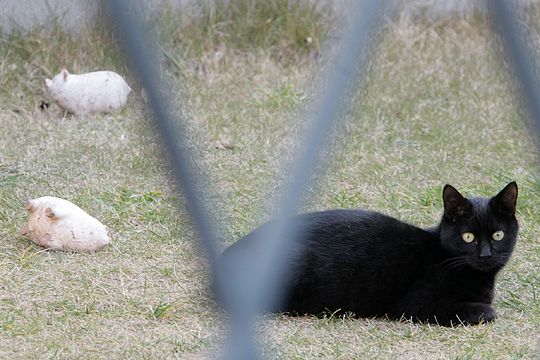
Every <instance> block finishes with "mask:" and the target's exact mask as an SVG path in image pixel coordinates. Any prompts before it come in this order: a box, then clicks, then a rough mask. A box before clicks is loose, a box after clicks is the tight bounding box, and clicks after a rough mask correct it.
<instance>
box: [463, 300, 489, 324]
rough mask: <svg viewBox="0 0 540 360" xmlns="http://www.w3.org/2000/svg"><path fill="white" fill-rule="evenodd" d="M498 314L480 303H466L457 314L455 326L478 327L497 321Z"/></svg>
mask: <svg viewBox="0 0 540 360" xmlns="http://www.w3.org/2000/svg"><path fill="white" fill-rule="evenodd" d="M496 317H497V314H496V313H495V310H493V309H492V308H491V306H489V305H486V304H480V303H466V304H464V305H463V306H462V307H460V308H459V309H458V311H457V312H456V318H455V321H453V324H454V325H460V324H463V325H477V324H480V323H488V322H490V321H493V320H495V318H496Z"/></svg>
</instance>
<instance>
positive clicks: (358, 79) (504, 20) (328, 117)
mask: <svg viewBox="0 0 540 360" xmlns="http://www.w3.org/2000/svg"><path fill="white" fill-rule="evenodd" d="M104 6H106V7H107V9H106V13H108V14H109V17H110V20H111V25H112V26H111V27H112V29H113V30H114V32H115V35H116V36H117V39H118V43H119V44H120V45H121V47H122V48H123V50H124V52H125V55H126V58H127V59H129V62H130V66H131V70H132V72H133V74H134V76H135V77H136V78H137V79H138V81H139V83H140V85H141V86H142V87H143V88H144V89H145V92H146V94H147V97H148V100H149V107H150V110H151V114H152V117H153V121H154V123H155V125H156V126H155V128H156V129H157V131H158V133H159V136H160V137H161V139H162V143H163V147H164V150H165V153H166V154H167V156H168V160H169V163H170V166H171V167H172V169H173V173H174V180H175V182H176V184H177V186H178V188H179V189H181V192H182V195H183V196H184V201H185V206H186V208H187V209H188V211H189V213H190V214H191V218H192V221H193V224H194V225H195V228H196V230H197V232H198V236H199V239H200V242H201V244H202V245H203V248H204V250H205V252H206V255H207V258H208V260H209V264H210V273H211V274H210V277H211V278H212V279H213V281H214V282H215V286H216V287H217V288H218V291H219V292H220V293H221V294H223V296H224V299H225V301H226V303H227V304H228V305H229V308H230V310H231V313H230V317H229V318H230V320H229V328H230V331H229V335H228V336H229V337H228V339H227V341H226V346H225V349H224V352H223V353H222V355H223V357H224V358H225V359H231V360H232V359H254V358H258V357H260V352H259V350H258V349H257V346H256V345H255V344H256V341H255V339H254V335H253V333H254V331H253V328H254V316H255V313H256V309H257V308H260V307H261V306H264V305H267V304H268V302H274V301H278V300H279V294H280V288H281V287H280V285H281V284H282V283H283V278H284V277H286V276H287V269H286V267H285V264H283V263H280V261H279V259H282V258H283V256H282V255H283V254H285V253H287V251H288V250H289V249H290V246H291V243H292V241H293V239H294V237H295V236H296V235H297V234H296V233H295V229H296V228H297V226H296V224H295V223H294V220H291V218H292V217H291V216H292V215H294V214H295V213H296V211H297V209H298V206H299V203H300V201H301V199H302V196H303V194H304V191H305V189H306V188H307V187H308V186H309V184H310V179H311V178H312V177H313V176H312V175H313V171H314V168H315V166H316V165H317V166H319V165H320V164H319V163H318V161H319V155H320V153H321V151H322V149H323V148H324V146H325V143H326V139H327V138H328V134H329V132H330V130H331V128H335V127H339V125H340V120H341V118H342V116H340V114H341V112H342V111H343V109H344V108H345V107H346V99H347V97H348V95H349V94H350V93H352V92H353V91H356V89H357V88H358V87H361V86H362V85H363V83H364V79H365V77H366V74H365V73H366V71H367V63H368V60H369V56H370V54H371V50H372V49H374V48H375V47H376V43H377V36H378V34H379V33H380V31H381V22H382V19H383V14H384V11H383V10H384V7H385V2H384V1H375V0H374V1H353V2H351V5H350V10H349V11H348V12H347V14H348V21H347V24H348V28H347V30H346V31H344V32H343V34H344V36H343V37H342V39H341V44H340V46H339V48H338V50H339V51H336V52H335V58H334V59H333V60H332V61H330V62H329V64H328V66H327V67H326V68H325V70H324V71H325V73H324V75H323V77H322V79H323V84H324V85H325V87H324V90H323V91H321V92H320V93H319V95H318V98H317V99H315V100H314V101H313V103H312V104H313V105H312V108H311V109H310V111H308V112H307V114H308V115H307V116H309V117H310V124H311V127H310V128H309V129H308V131H307V133H306V134H305V137H304V139H303V146H302V147H301V150H300V152H299V153H298V154H297V157H296V161H295V166H294V167H293V169H294V170H293V174H292V175H291V177H290V179H289V182H288V187H287V188H286V190H285V191H284V193H283V196H282V197H281V198H280V201H279V203H278V207H277V208H278V211H279V213H278V216H277V221H276V223H275V226H274V227H272V229H270V231H267V232H265V233H262V235H261V237H262V238H261V239H260V240H261V242H262V243H263V244H264V246H265V248H264V251H263V252H264V254H266V255H265V256H264V258H262V259H261V258H257V263H256V264H250V268H251V269H254V271H251V272H242V271H225V270H224V269H222V268H221V267H220V265H219V261H218V259H219V255H218V250H217V237H216V233H215V230H214V224H215V223H216V219H213V218H211V216H210V215H209V212H208V210H207V209H206V207H205V204H204V203H203V201H202V200H201V199H203V198H204V196H203V192H204V190H202V187H201V185H200V181H199V180H200V179H198V178H197V176H196V175H195V174H196V171H195V165H194V164H193V162H192V159H193V156H192V154H191V152H190V149H189V147H188V146H187V142H186V139H185V137H184V136H183V134H185V132H184V129H183V127H184V126H183V124H184V121H185V119H182V118H180V119H178V118H177V117H178V116H179V115H178V114H179V113H181V112H178V111H173V107H172V103H171V100H170V99H169V98H168V96H167V94H170V91H167V89H168V88H167V87H166V85H165V86H164V84H163V83H162V82H161V81H160V75H159V71H158V69H157V67H156V64H158V63H159V55H158V54H159V51H158V49H159V47H158V46H157V44H156V42H155V39H154V38H153V37H152V36H151V32H150V31H146V30H145V26H144V24H143V22H142V20H141V19H140V18H139V17H138V14H137V13H136V12H134V11H131V10H132V9H131V8H130V4H129V2H128V1H125V0H110V1H106V2H104ZM490 11H491V12H492V17H493V23H492V24H493V29H494V31H495V32H497V33H499V34H500V35H501V39H502V43H503V45H504V46H503V47H504V50H505V52H506V55H507V57H508V59H509V60H510V63H511V65H512V69H513V71H514V73H515V78H516V80H517V84H518V88H519V90H520V95H521V99H522V100H523V102H524V104H525V105H526V107H527V109H528V114H529V116H530V118H531V121H532V123H533V124H534V128H535V131H536V135H537V137H538V135H539V134H540V89H539V87H538V82H537V78H536V72H535V68H534V61H533V60H532V58H531V54H530V49H528V47H527V44H526V42H525V41H524V40H523V39H524V38H523V33H522V31H521V28H520V25H519V21H518V18H517V13H516V11H515V8H513V7H512V6H511V4H509V3H508V2H507V1H505V0H493V1H492V2H490ZM238 260H239V261H240V262H245V263H248V262H249V261H253V259H249V258H246V259H238ZM242 267H243V266H242V265H239V266H238V268H239V269H241V268H242Z"/></svg>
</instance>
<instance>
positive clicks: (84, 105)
mask: <svg viewBox="0 0 540 360" xmlns="http://www.w3.org/2000/svg"><path fill="white" fill-rule="evenodd" d="M45 87H46V88H47V92H48V93H49V95H50V96H51V98H52V99H53V100H54V101H56V102H57V103H58V105H59V106H60V107H62V108H63V109H64V110H66V111H68V112H70V113H72V114H75V115H86V114H95V113H100V112H114V111H117V110H120V109H121V108H122V107H123V106H124V105H125V104H126V102H127V97H128V94H129V93H130V91H131V88H130V87H129V86H128V84H127V83H126V81H125V80H124V78H123V77H122V76H120V75H118V74H117V73H115V72H112V71H95V72H90V73H86V74H70V73H69V72H68V71H67V70H66V69H62V71H60V74H58V75H56V76H55V77H53V78H52V80H51V79H45Z"/></svg>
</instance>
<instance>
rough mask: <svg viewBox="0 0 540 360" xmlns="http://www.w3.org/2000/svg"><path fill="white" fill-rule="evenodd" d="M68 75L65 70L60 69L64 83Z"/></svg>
mask: <svg viewBox="0 0 540 360" xmlns="http://www.w3.org/2000/svg"><path fill="white" fill-rule="evenodd" d="M68 75H69V72H68V71H67V69H66V68H62V76H63V78H64V81H66V80H67V77H68Z"/></svg>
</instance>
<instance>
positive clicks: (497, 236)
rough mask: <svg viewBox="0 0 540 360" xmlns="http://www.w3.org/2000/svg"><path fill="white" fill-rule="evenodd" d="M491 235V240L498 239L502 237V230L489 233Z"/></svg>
mask: <svg viewBox="0 0 540 360" xmlns="http://www.w3.org/2000/svg"><path fill="white" fill-rule="evenodd" d="M491 237H492V238H493V240H496V241H500V240H502V239H503V237H504V232H503V231H502V230H499V231H495V232H494V233H493V235H491Z"/></svg>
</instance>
